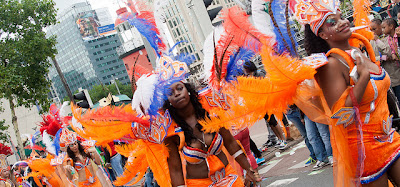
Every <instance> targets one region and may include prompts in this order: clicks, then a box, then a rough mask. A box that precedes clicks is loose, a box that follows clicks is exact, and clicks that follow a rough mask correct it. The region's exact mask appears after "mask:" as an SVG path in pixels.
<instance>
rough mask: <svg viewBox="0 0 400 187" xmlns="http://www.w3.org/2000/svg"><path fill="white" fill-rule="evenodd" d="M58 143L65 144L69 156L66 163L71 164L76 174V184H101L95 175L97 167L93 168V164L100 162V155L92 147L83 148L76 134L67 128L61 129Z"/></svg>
mask: <svg viewBox="0 0 400 187" xmlns="http://www.w3.org/2000/svg"><path fill="white" fill-rule="evenodd" d="M60 143H64V144H65V145H66V146H67V153H68V157H69V158H70V160H69V161H67V163H68V164H69V165H71V166H73V168H74V169H75V170H76V172H77V174H78V186H93V187H95V186H98V187H100V186H102V185H101V183H100V180H99V178H98V177H97V176H96V169H97V168H95V165H99V164H100V157H99V155H98V154H97V152H96V151H95V150H93V149H89V148H86V149H85V148H84V147H83V146H82V144H81V142H79V141H78V139H77V134H76V133H75V132H72V131H70V130H68V129H67V128H64V129H63V130H62V133H61V137H60ZM92 161H93V162H94V163H93V162H92ZM70 170H71V169H70ZM69 172H71V171H69Z"/></svg>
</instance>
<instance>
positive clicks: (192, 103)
mask: <svg viewBox="0 0 400 187" xmlns="http://www.w3.org/2000/svg"><path fill="white" fill-rule="evenodd" d="M164 106H165V107H164V108H165V109H167V110H168V111H169V112H170V114H171V117H172V119H173V120H174V121H175V122H176V123H177V124H178V126H179V127H180V128H181V129H182V131H183V132H184V134H185V145H184V147H183V149H182V154H183V157H184V159H185V160H186V162H187V165H186V182H185V180H184V174H183V172H182V170H183V169H182V164H181V159H180V156H179V149H178V146H179V142H180V140H179V138H178V137H176V136H175V137H170V138H167V139H166V143H167V146H168V148H169V149H170V155H169V158H168V165H169V168H170V173H171V180H172V185H173V186H180V185H185V184H186V185H187V186H221V185H222V184H225V185H224V186H243V182H242V181H241V179H240V178H239V176H238V175H237V174H236V172H235V171H234V170H233V168H232V166H231V165H229V162H228V159H227V157H226V155H225V154H224V153H223V152H222V146H225V147H226V149H227V150H228V152H229V153H230V154H231V155H232V156H233V157H234V158H235V160H236V161H237V162H238V163H239V164H240V166H241V167H242V168H244V169H245V170H246V181H247V182H250V181H252V182H257V180H260V179H257V176H255V172H254V170H253V169H252V168H251V166H250V164H249V163H248V161H247V158H246V155H245V154H244V153H243V150H242V149H241V148H240V146H239V145H238V144H237V143H236V141H235V139H234V138H233V136H232V135H231V133H230V132H229V130H227V129H225V128H221V129H220V130H219V132H216V133H206V132H204V131H203V130H202V127H201V125H200V124H199V123H198V120H199V119H205V118H207V113H206V111H205V110H204V109H203V107H202V106H201V104H200V103H199V101H198V98H197V93H196V91H195V90H194V89H193V88H192V87H191V85H189V84H185V83H182V82H176V83H174V84H173V85H172V86H171V92H170V94H169V96H168V101H167V102H166V103H165V105H164ZM221 177H222V179H221ZM226 184H228V185H226ZM247 185H248V184H247Z"/></svg>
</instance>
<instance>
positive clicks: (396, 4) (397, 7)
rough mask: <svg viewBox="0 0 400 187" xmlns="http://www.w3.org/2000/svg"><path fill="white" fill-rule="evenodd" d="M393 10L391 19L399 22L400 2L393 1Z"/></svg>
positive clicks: (399, 0) (398, 0) (397, 0)
mask: <svg viewBox="0 0 400 187" xmlns="http://www.w3.org/2000/svg"><path fill="white" fill-rule="evenodd" d="M393 4H394V5H392V7H393V8H392V10H391V11H390V17H391V18H393V19H394V20H397V13H399V12H400V0H393Z"/></svg>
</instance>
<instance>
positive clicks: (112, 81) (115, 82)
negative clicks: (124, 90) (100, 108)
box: [111, 75, 121, 95]
mask: <svg viewBox="0 0 400 187" xmlns="http://www.w3.org/2000/svg"><path fill="white" fill-rule="evenodd" d="M111 77H112V80H111V83H114V84H115V87H117V91H118V95H121V92H120V91H119V88H118V84H117V81H116V79H115V78H114V75H111ZM117 80H118V78H117Z"/></svg>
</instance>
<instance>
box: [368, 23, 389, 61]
mask: <svg viewBox="0 0 400 187" xmlns="http://www.w3.org/2000/svg"><path fill="white" fill-rule="evenodd" d="M370 28H371V31H372V32H374V39H372V40H371V45H372V48H373V49H374V52H375V57H376V59H377V60H379V61H382V60H386V58H387V56H386V55H384V54H382V52H381V51H380V49H382V48H384V46H386V45H387V44H385V43H384V42H383V41H382V40H383V39H384V38H385V35H384V34H383V32H382V21H381V20H380V19H373V20H372V21H371V23H370Z"/></svg>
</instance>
